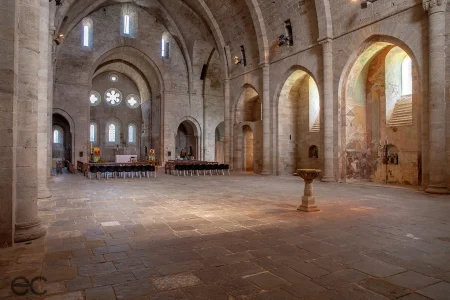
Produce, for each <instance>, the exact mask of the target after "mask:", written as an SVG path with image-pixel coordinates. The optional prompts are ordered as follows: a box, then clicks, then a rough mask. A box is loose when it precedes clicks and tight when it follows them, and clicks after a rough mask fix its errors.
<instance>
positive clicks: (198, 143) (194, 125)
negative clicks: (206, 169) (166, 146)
mask: <svg viewBox="0 0 450 300" xmlns="http://www.w3.org/2000/svg"><path fill="white" fill-rule="evenodd" d="M177 124H178V125H177V126H176V127H174V130H175V132H174V133H173V136H174V137H175V152H177V141H176V139H177V136H178V131H179V128H180V126H181V125H183V124H185V125H187V126H189V127H190V129H192V131H193V132H192V133H193V137H192V140H191V143H192V144H194V141H195V146H194V147H195V149H192V150H193V151H192V153H191V154H192V156H194V157H195V158H196V159H202V149H203V145H202V130H201V126H200V123H199V122H198V121H197V120H196V119H195V118H193V117H190V116H185V117H183V118H181V119H180V120H179V121H178V122H177ZM188 129H189V128H188ZM179 150H181V149H179ZM185 150H186V151H188V150H189V149H185ZM187 154H189V153H187ZM175 155H177V153H175Z"/></svg>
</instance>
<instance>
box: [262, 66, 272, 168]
mask: <svg viewBox="0 0 450 300" xmlns="http://www.w3.org/2000/svg"><path fill="white" fill-rule="evenodd" d="M262 71H263V95H262V97H263V101H262V106H263V115H262V117H263V151H262V152H263V170H262V175H270V174H271V173H272V166H271V164H270V156H271V151H270V137H271V135H270V66H269V64H263V65H262Z"/></svg>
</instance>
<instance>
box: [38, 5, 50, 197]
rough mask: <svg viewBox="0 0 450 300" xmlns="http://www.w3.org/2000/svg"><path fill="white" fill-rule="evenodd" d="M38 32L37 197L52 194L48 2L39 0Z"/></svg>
mask: <svg viewBox="0 0 450 300" xmlns="http://www.w3.org/2000/svg"><path fill="white" fill-rule="evenodd" d="M40 2H41V9H40V24H41V26H40V32H39V49H40V52H39V91H38V97H39V100H38V101H39V102H38V136H37V143H38V158H37V164H38V166H37V168H38V199H45V198H50V197H51V196H52V194H51V192H50V190H49V189H48V187H47V177H48V169H47V168H48V166H47V159H48V156H47V155H48V151H49V148H48V146H49V145H48V138H49V137H48V135H49V133H51V131H48V118H47V114H48V110H47V105H48V73H49V59H48V56H49V50H50V49H51V48H49V47H50V45H49V42H48V40H49V24H48V22H49V2H48V1H47V0H40ZM50 135H51V134H50Z"/></svg>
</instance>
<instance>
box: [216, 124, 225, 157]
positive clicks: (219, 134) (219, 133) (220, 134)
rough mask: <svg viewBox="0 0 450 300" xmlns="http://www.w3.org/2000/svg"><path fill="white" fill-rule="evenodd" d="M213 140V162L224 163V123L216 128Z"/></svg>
mask: <svg viewBox="0 0 450 300" xmlns="http://www.w3.org/2000/svg"><path fill="white" fill-rule="evenodd" d="M215 134H216V138H215V141H216V143H215V156H214V158H215V161H216V162H218V163H219V164H223V163H224V162H225V122H221V123H220V124H219V125H217V127H216V131H215Z"/></svg>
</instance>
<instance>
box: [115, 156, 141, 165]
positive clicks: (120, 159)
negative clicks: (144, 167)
mask: <svg viewBox="0 0 450 300" xmlns="http://www.w3.org/2000/svg"><path fill="white" fill-rule="evenodd" d="M133 161H137V155H116V163H129V162H133Z"/></svg>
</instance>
